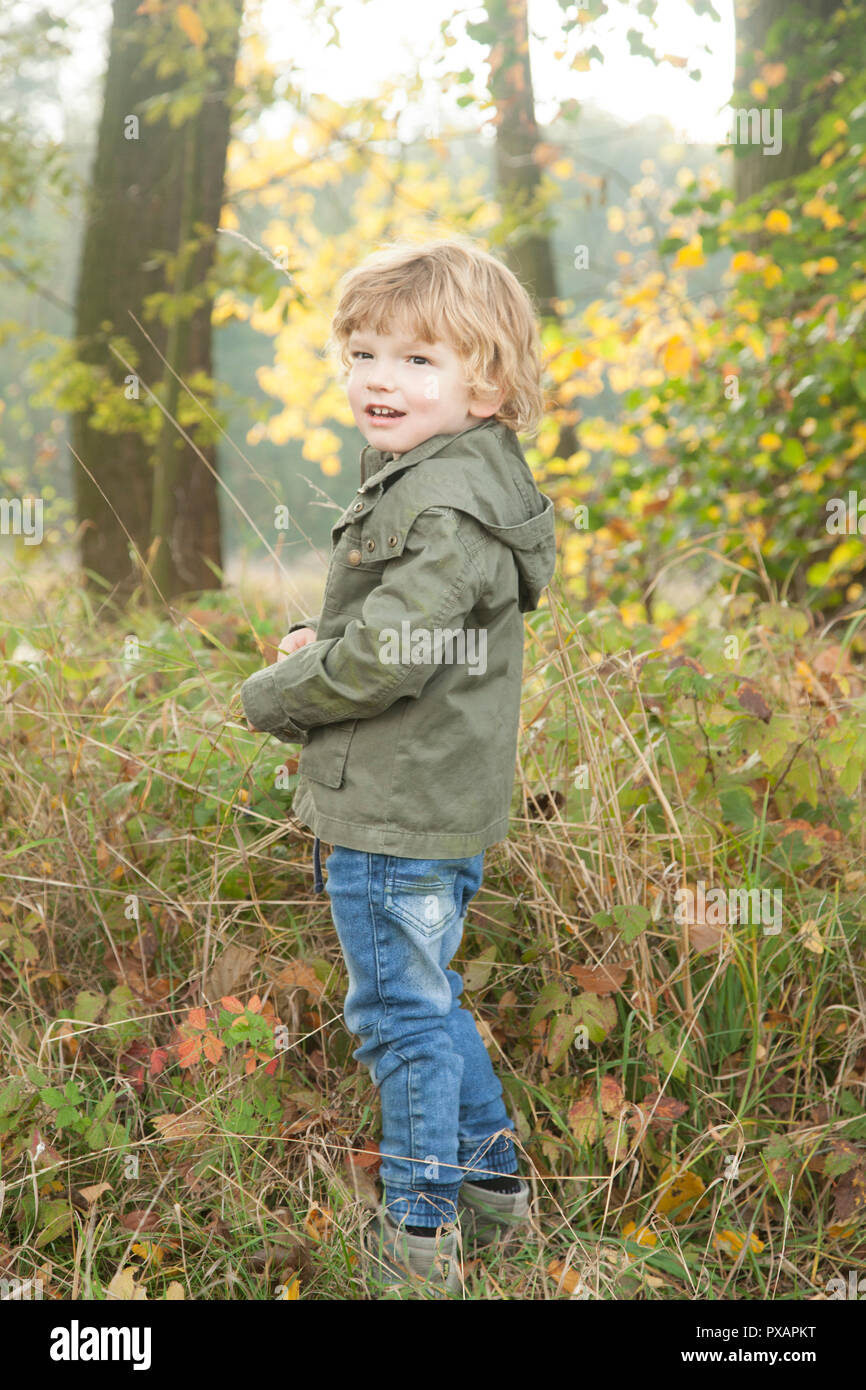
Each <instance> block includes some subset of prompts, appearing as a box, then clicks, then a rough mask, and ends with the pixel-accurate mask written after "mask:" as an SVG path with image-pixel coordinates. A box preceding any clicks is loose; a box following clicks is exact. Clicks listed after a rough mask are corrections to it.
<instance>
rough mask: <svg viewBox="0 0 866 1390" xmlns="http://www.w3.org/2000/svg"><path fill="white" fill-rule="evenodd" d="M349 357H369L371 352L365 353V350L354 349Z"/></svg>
mask: <svg viewBox="0 0 866 1390" xmlns="http://www.w3.org/2000/svg"><path fill="white" fill-rule="evenodd" d="M349 356H350V357H369V356H370V354H369V352H365V351H364V350H363V348H353V349H352V351H351V352H350V353H349Z"/></svg>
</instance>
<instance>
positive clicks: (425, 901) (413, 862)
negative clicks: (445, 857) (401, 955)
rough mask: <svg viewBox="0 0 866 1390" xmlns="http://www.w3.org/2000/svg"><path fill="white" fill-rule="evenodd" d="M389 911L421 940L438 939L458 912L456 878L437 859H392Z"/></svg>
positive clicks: (387, 896)
mask: <svg viewBox="0 0 866 1390" xmlns="http://www.w3.org/2000/svg"><path fill="white" fill-rule="evenodd" d="M385 907H386V909H387V910H388V911H389V912H391V913H393V915H394V916H395V917H398V918H399V919H400V921H401V922H405V923H406V925H407V926H409V927H411V928H412V930H413V931H416V932H418V933H419V934H420V935H421V936H423V937H431V936H435V935H436V934H437V932H440V931H441V930H442V928H443V927H444V926H445V925H446V924H447V923H448V922H450V921H452V920H453V918H454V916H455V914H456V912H457V907H456V904H455V902H454V876H453V874H448V873H447V871H446V872H444V873H443V870H442V865H441V861H440V860H437V859H389V860H388V862H387V864H386V866H385Z"/></svg>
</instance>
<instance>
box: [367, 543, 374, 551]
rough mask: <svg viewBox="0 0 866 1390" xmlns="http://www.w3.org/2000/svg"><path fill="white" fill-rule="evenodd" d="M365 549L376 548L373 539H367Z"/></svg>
mask: <svg viewBox="0 0 866 1390" xmlns="http://www.w3.org/2000/svg"><path fill="white" fill-rule="evenodd" d="M367 549H368V550H375V549H376V542H375V541H367Z"/></svg>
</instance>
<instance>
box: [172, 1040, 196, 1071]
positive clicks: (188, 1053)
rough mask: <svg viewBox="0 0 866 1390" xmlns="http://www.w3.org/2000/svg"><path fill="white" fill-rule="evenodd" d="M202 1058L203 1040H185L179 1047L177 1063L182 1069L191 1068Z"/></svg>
mask: <svg viewBox="0 0 866 1390" xmlns="http://www.w3.org/2000/svg"><path fill="white" fill-rule="evenodd" d="M200 1056H201V1038H184V1040H183V1042H182V1043H180V1044H179V1045H178V1049H177V1063H178V1066H180V1067H191V1066H192V1065H193V1063H195V1062H197V1061H198V1059H199V1057H200Z"/></svg>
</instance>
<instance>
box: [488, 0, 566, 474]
mask: <svg viewBox="0 0 866 1390" xmlns="http://www.w3.org/2000/svg"><path fill="white" fill-rule="evenodd" d="M486 9H487V14H488V18H489V21H490V24H491V26H492V27H493V29H494V30H495V33H496V38H495V41H494V42H493V44H492V46H491V49H490V54H489V58H488V62H489V64H490V95H491V97H492V99H493V101H494V102H495V103H496V155H495V170H496V194H497V198H498V201H499V205H500V207H501V208H502V212H503V221H504V223H505V229H506V238H505V241H504V245H503V254H504V256H505V260H506V263H507V265H508V267H509V269H510V270H512V271H513V272H514V274H515V275H516V276H517V278H518V280H519V281H520V282H521V284H522V285H524V286H525V288H526V289H527V290H528V291H529V292H530V294H531V295H532V296H533V298H534V299H535V303H536V305H537V307H538V311H539V313H540V314H541V316H542V317H543V318H545V319H555V320H556V321H557V322H561V315H560V313H559V310H558V308H557V306H556V301H557V299H558V298H559V295H558V290H557V283H556V269H555V266H554V262H553V248H552V246H551V241H550V234H549V231H548V228H547V226H546V225H545V220H544V218H545V214H544V213H543V212H542V210H541V208H540V206H539V193H540V187H541V176H542V170H541V166H540V165H539V164H538V163H537V162H536V159H535V151H536V149H537V148H538V146H539V144H540V143H541V140H540V135H539V130H538V122H537V120H536V116H535V97H534V93H533V86H532V69H531V67H530V62H529V24H528V19H527V11H526V0H488V3H487V6H486ZM524 226H525V227H529V228H530V229H529V230H528V231H526V232H525V233H523V232H521V231H520V228H521V227H524ZM577 447H578V445H577V436H576V433H575V431H574V428H573V426H572V425H570V424H566V425H565V426H564V427H563V428H562V430H561V432H560V437H559V441H558V444H557V448H556V452H557V454H559V455H560V456H562V457H566V458H567V457H569V455H571V454H573V453H574V452H575V451H576V449H577Z"/></svg>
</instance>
